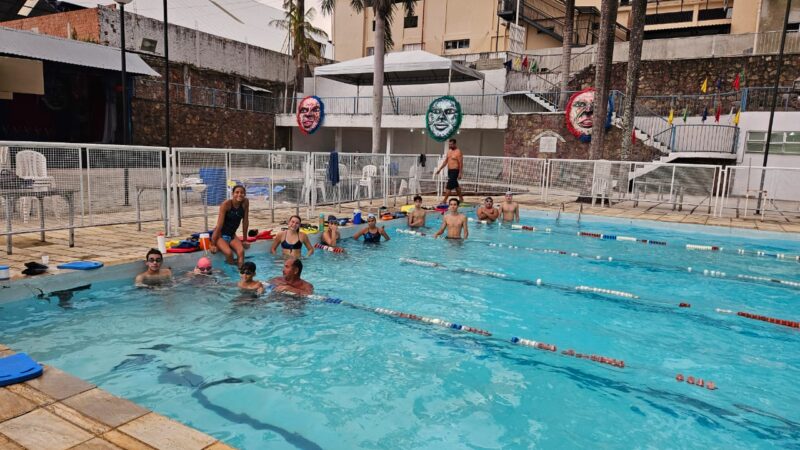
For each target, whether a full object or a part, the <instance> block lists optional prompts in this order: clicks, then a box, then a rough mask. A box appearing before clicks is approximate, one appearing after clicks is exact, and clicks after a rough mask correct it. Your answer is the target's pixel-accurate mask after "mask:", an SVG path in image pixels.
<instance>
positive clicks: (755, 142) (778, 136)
mask: <svg viewBox="0 0 800 450" xmlns="http://www.w3.org/2000/svg"><path fill="white" fill-rule="evenodd" d="M766 143H767V132H766V131H748V132H747V143H746V147H745V151H747V152H748V153H763V152H764V146H765V145H766ZM769 152H770V153H785V154H794V155H800V131H773V132H772V139H770V143H769Z"/></svg>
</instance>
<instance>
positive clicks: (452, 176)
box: [436, 139, 464, 203]
mask: <svg viewBox="0 0 800 450" xmlns="http://www.w3.org/2000/svg"><path fill="white" fill-rule="evenodd" d="M448 144H449V147H450V150H448V151H447V156H446V157H445V158H444V161H442V165H440V166H439V169H437V170H436V175H438V174H439V172H441V171H442V169H444V166H445V165H447V185H446V186H445V189H447V191H446V192H445V194H444V198H443V199H442V203H444V202H446V201H447V198H448V197H450V195H451V194H452V191H453V189H455V190H456V194H458V201H459V203H461V202H463V201H464V196H463V195H461V186H459V185H458V180H460V179H461V176H462V175H464V155H463V154H461V150H459V148H458V146H456V140H455V139H450V141H448Z"/></svg>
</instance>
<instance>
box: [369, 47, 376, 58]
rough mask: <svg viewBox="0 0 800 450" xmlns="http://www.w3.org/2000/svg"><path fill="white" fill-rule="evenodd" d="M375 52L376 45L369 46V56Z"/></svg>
mask: <svg viewBox="0 0 800 450" xmlns="http://www.w3.org/2000/svg"><path fill="white" fill-rule="evenodd" d="M374 54H375V47H367V56H372V55H374Z"/></svg>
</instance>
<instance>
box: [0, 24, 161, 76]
mask: <svg viewBox="0 0 800 450" xmlns="http://www.w3.org/2000/svg"><path fill="white" fill-rule="evenodd" d="M119 52H120V51H119V49H118V48H113V47H107V46H105V45H98V44H90V43H88V42H81V41H75V40H72V39H62V38H57V37H53V36H47V35H42V34H38V33H31V32H29V31H19V30H12V29H10V28H3V27H0V55H14V56H20V57H24V58H30V59H40V60H44V61H53V62H59V63H64V64H74V65H76V66H84V67H95V68H97V69H105V70H114V71H120V70H121V58H120V54H119ZM125 62H126V65H127V67H126V70H127V72H128V73H131V74H137V75H150V76H156V77H157V76H159V74H158V72H156V71H155V70H153V69H152V68H150V66H148V65H147V63H145V62H144V60H142V58H140V57H139V55H136V54H133V53H126V54H125Z"/></svg>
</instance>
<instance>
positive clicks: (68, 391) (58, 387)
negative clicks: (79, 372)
mask: <svg viewBox="0 0 800 450" xmlns="http://www.w3.org/2000/svg"><path fill="white" fill-rule="evenodd" d="M25 384H27V385H28V386H30V387H32V388H34V389H36V390H37V391H40V392H43V393H45V394H47V395H49V396H50V397H53V398H54V399H56V400H63V399H65V398H68V397H72V396H73V395H75V394H80V393H81V392H85V391H88V390H89V389H92V388H94V387H95V386H94V385H93V384H90V383H87V382H85V381H83V380H81V379H80V378H77V377H73V376H72V375H69V374H67V373H65V372H62V371H60V370H58V369H56V368H54V367H50V366H45V368H44V374H42V376H40V377H39V378H34V379H33V380H30V381H26V382H25Z"/></svg>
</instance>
